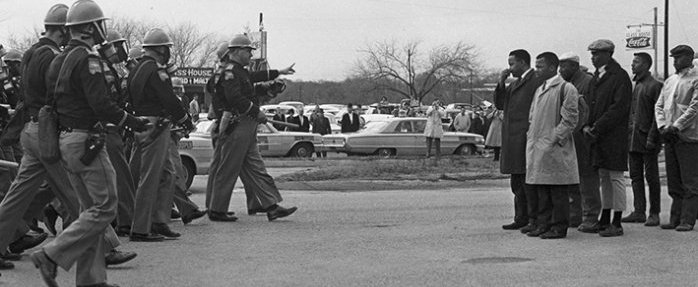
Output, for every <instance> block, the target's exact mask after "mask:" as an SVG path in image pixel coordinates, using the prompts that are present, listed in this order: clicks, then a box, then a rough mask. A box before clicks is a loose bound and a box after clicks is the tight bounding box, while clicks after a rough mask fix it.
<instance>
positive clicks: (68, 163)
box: [31, 0, 148, 286]
mask: <svg viewBox="0 0 698 287" xmlns="http://www.w3.org/2000/svg"><path fill="white" fill-rule="evenodd" d="M105 19H106V17H104V14H103V13H102V10H101V9H100V7H99V6H98V5H97V4H96V3H94V2H93V1H92V0H80V1H77V2H75V3H74V4H73V5H72V7H70V9H69V10H68V15H67V19H66V27H67V28H68V29H69V32H70V35H71V40H70V41H69V42H68V44H67V46H66V48H65V50H64V51H62V52H61V53H60V54H59V55H58V56H56V58H55V59H54V60H53V61H52V62H51V65H50V66H49V69H48V72H47V74H46V75H47V76H46V77H47V78H48V79H47V81H46V82H47V88H48V98H47V101H48V102H49V103H53V104H54V105H55V108H56V112H57V114H58V123H59V125H60V129H61V133H60V136H59V147H60V154H61V163H62V164H63V166H65V168H66V171H67V174H68V178H69V179H70V182H71V185H72V187H73V189H74V190H75V193H76V195H77V196H78V198H79V199H80V200H79V202H80V205H81V208H80V210H81V213H80V216H79V217H78V218H77V219H76V220H75V221H74V222H73V223H71V224H70V225H69V226H68V228H67V229H65V230H63V232H62V233H60V234H58V236H57V237H56V239H55V240H53V241H52V242H50V243H48V244H46V245H45V246H44V247H43V248H42V249H41V250H39V251H36V252H34V253H33V254H32V255H31V259H32V261H33V262H34V265H35V266H36V267H37V268H39V271H40V273H41V276H42V279H43V280H44V282H45V283H46V284H47V285H48V286H56V281H55V277H56V266H60V267H62V268H63V269H65V270H69V269H70V268H71V267H72V266H73V265H74V264H75V263H78V264H77V270H76V285H78V286H111V285H107V283H106V280H107V276H106V268H105V267H106V263H105V258H104V254H105V253H106V250H108V249H105V244H104V240H103V238H104V232H105V230H106V228H107V227H109V226H110V223H111V222H112V221H113V220H114V218H115V216H116V207H117V194H116V173H115V172H114V168H113V167H112V164H111V162H110V160H109V156H108V154H107V151H106V150H105V149H104V148H103V147H104V137H105V135H104V134H103V130H102V129H101V128H100V127H101V126H103V124H106V123H113V124H116V125H118V126H126V127H129V128H132V129H133V130H134V131H143V130H145V129H147V124H148V121H147V120H146V119H143V118H137V117H134V116H132V115H130V114H128V113H126V112H125V111H124V110H123V109H121V108H119V107H118V106H117V105H116V104H115V103H113V102H112V101H111V100H110V99H109V95H108V90H107V86H106V79H105V75H104V73H105V71H104V67H103V65H102V62H101V60H100V57H99V54H98V53H97V52H96V51H94V50H93V48H92V47H93V46H95V45H98V44H104V42H105V41H106V27H105V24H104V20H105Z"/></svg>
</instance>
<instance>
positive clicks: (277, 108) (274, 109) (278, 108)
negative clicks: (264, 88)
mask: <svg viewBox="0 0 698 287" xmlns="http://www.w3.org/2000/svg"><path fill="white" fill-rule="evenodd" d="M259 109H260V110H261V111H264V114H265V115H266V116H267V119H269V120H271V119H272V118H273V117H274V114H278V113H281V114H283V115H286V114H287V113H288V111H289V110H293V114H294V115H297V114H298V109H296V107H294V106H288V105H263V106H261V107H259Z"/></svg>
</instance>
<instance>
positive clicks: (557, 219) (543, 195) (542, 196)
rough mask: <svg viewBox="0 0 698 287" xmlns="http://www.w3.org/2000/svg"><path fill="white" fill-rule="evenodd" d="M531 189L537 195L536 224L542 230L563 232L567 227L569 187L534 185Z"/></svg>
mask: <svg viewBox="0 0 698 287" xmlns="http://www.w3.org/2000/svg"><path fill="white" fill-rule="evenodd" d="M532 188H534V189H535V190H536V192H537V193H538V218H537V220H536V221H537V222H536V223H537V224H538V226H539V228H542V229H555V230H557V231H561V232H565V233H566V231H567V227H568V226H569V214H570V201H569V190H570V185H549V184H545V185H543V184H536V185H533V186H532Z"/></svg>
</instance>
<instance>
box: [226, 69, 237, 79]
mask: <svg viewBox="0 0 698 287" xmlns="http://www.w3.org/2000/svg"><path fill="white" fill-rule="evenodd" d="M224 79H225V80H232V79H235V74H233V71H225V78H224Z"/></svg>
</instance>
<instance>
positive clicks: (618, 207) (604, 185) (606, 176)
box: [599, 168, 626, 211]
mask: <svg viewBox="0 0 698 287" xmlns="http://www.w3.org/2000/svg"><path fill="white" fill-rule="evenodd" d="M599 179H600V181H601V207H602V208H603V209H613V210H614V211H624V210H625V206H626V202H625V201H626V198H625V177H624V176H623V172H622V171H617V170H608V169H605V168H599Z"/></svg>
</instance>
